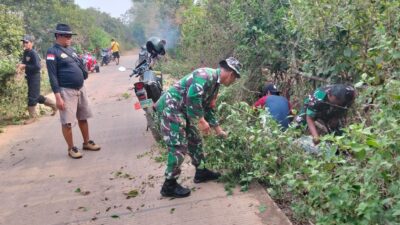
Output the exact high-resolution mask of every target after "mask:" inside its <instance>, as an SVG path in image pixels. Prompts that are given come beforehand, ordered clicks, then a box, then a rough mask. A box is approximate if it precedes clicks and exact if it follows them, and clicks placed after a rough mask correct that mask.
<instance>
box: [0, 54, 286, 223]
mask: <svg viewBox="0 0 400 225" xmlns="http://www.w3.org/2000/svg"><path fill="white" fill-rule="evenodd" d="M134 60H135V57H134V56H123V57H122V58H121V64H122V65H126V66H130V65H131V64H133V62H134ZM132 83H133V80H129V79H128V72H119V71H118V70H117V66H115V65H108V66H106V67H102V68H101V72H100V73H98V74H91V75H90V78H89V80H88V81H87V82H86V87H87V90H88V93H89V98H90V100H91V105H92V110H93V112H94V118H92V119H90V120H89V126H90V131H91V137H92V139H93V140H95V141H96V142H97V143H98V144H100V145H101V146H102V150H101V151H99V152H84V156H83V158H82V159H79V160H74V159H71V158H69V157H68V156H67V151H66V144H65V142H64V139H63V137H62V134H61V130H60V124H59V118H58V114H57V115H56V116H55V117H51V116H44V117H41V119H40V120H39V121H38V122H35V123H33V124H31V125H25V126H12V127H8V128H7V129H6V132H5V133H2V134H0V199H1V201H0V224H3V225H14V224H15V225H17V224H18V225H19V224H21V225H27V224H28V225H47V224H48V225H61V224H146V225H153V224H163V225H169V224H178V225H183V224H190V225H196V224H199V225H200V224H208V225H225V224H226V225H228V224H229V225H231V224H232V225H233V224H238V225H239V224H251V225H252V224H254V225H256V224H271V225H272V224H280V225H281V224H290V223H289V222H288V220H287V218H286V217H285V216H284V215H283V214H282V213H281V212H280V210H279V209H278V208H276V207H275V205H274V204H273V203H272V201H271V200H270V199H269V197H268V195H267V194H266V193H265V191H264V190H262V188H260V187H258V186H256V187H254V188H252V189H251V191H249V192H247V193H242V192H239V191H238V190H235V191H234V194H233V195H232V196H227V193H226V192H225V191H224V186H223V184H220V183H215V182H211V183H206V184H194V183H193V182H192V176H193V174H194V169H193V167H192V166H191V165H190V164H189V163H186V162H185V164H184V166H183V171H184V172H183V174H182V176H181V177H182V178H181V179H182V180H183V184H184V185H186V186H189V187H190V188H192V189H193V192H192V195H191V196H190V197H189V198H184V199H169V198H161V196H160V194H159V190H160V187H161V184H162V182H163V179H164V178H163V176H162V174H163V171H164V164H160V163H158V162H156V160H155V159H156V157H157V156H158V150H156V146H155V142H154V140H153V139H152V137H151V135H150V132H146V130H145V126H146V124H145V119H144V116H143V111H141V110H139V111H135V110H134V109H133V104H134V103H135V101H136V99H135V96H134V94H132V91H131V90H129V87H130V86H131V84H132ZM51 97H52V95H51ZM73 132H74V140H75V143H76V145H78V146H79V147H81V143H82V138H81V135H80V132H79V129H78V127H77V125H75V127H74V128H73ZM130 191H131V192H132V193H135V192H137V196H136V197H131V198H129V199H128V198H127V196H126V195H125V194H124V193H128V192H130ZM260 208H261V209H262V210H260ZM264 209H265V210H264Z"/></svg>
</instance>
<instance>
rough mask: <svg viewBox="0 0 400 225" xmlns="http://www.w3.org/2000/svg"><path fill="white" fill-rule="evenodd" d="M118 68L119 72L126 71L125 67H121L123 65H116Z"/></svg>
mask: <svg viewBox="0 0 400 225" xmlns="http://www.w3.org/2000/svg"><path fill="white" fill-rule="evenodd" d="M118 70H119V71H121V72H124V71H126V68H125V67H123V66H120V67H118Z"/></svg>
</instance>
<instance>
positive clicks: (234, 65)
mask: <svg viewBox="0 0 400 225" xmlns="http://www.w3.org/2000/svg"><path fill="white" fill-rule="evenodd" d="M225 63H226V65H228V67H229V68H231V69H232V70H233V71H235V73H236V77H237V78H240V69H241V68H242V65H241V64H240V62H239V60H237V59H235V58H234V57H229V58H227V59H225V60H222V61H221V62H220V64H225Z"/></svg>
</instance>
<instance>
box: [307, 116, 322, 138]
mask: <svg viewBox="0 0 400 225" xmlns="http://www.w3.org/2000/svg"><path fill="white" fill-rule="evenodd" d="M306 120H307V125H308V130H309V131H310V133H311V135H312V136H313V141H314V144H318V143H319V134H318V131H317V128H316V127H315V121H314V119H313V118H312V117H309V116H306Z"/></svg>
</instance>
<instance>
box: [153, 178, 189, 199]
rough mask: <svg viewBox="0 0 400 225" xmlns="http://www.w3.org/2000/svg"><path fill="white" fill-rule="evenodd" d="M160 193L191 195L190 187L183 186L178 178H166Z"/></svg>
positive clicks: (177, 195)
mask: <svg viewBox="0 0 400 225" xmlns="http://www.w3.org/2000/svg"><path fill="white" fill-rule="evenodd" d="M160 193H161V195H162V196H164V197H174V198H184V197H187V196H189V195H190V189H189V188H184V187H182V186H181V185H180V184H178V182H176V179H171V180H168V179H165V182H164V184H163V186H162V188H161V191H160Z"/></svg>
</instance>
